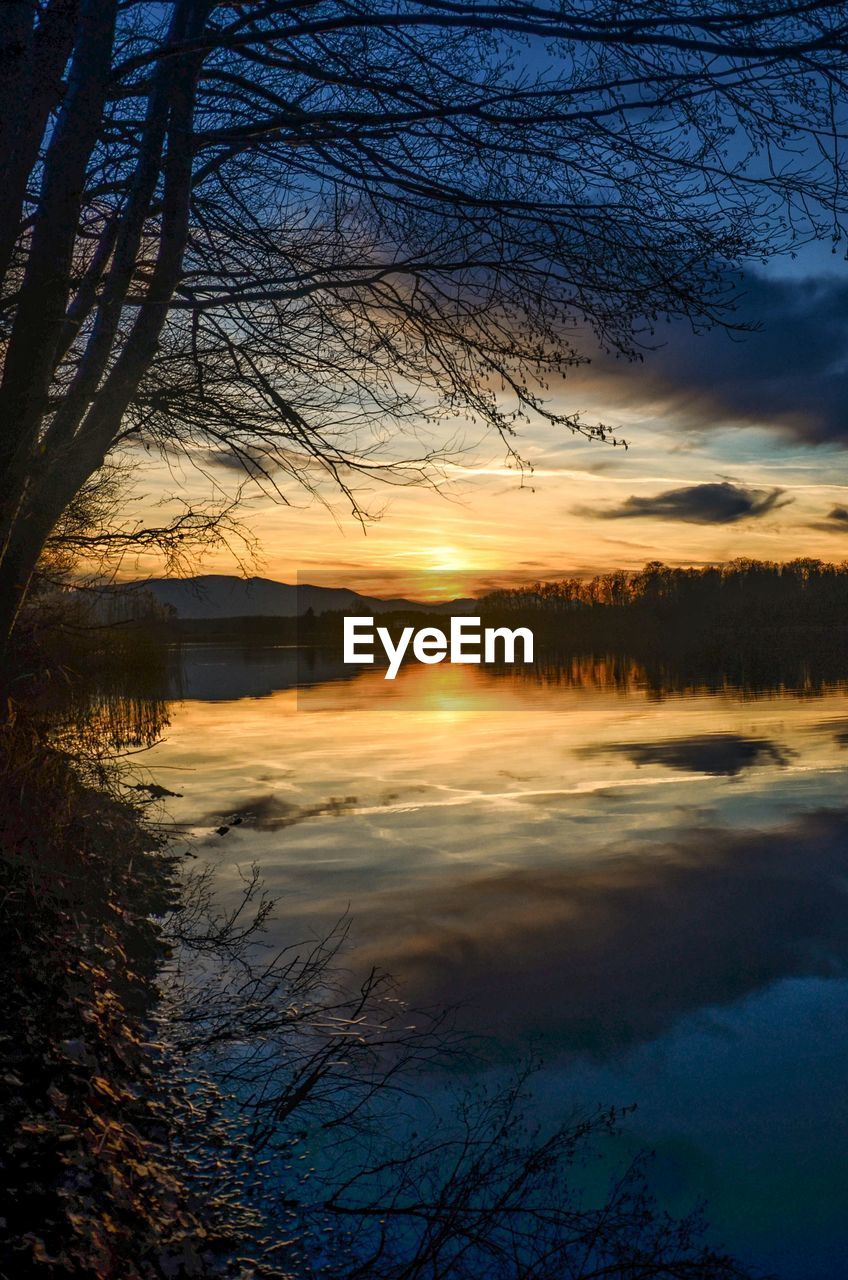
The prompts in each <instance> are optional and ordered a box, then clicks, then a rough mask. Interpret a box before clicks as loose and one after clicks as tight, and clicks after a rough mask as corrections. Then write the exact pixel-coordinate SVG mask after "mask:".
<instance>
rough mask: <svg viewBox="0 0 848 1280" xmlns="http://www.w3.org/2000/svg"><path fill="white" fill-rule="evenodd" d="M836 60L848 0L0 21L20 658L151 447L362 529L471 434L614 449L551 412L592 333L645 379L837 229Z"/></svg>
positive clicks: (7, 407)
mask: <svg viewBox="0 0 848 1280" xmlns="http://www.w3.org/2000/svg"><path fill="white" fill-rule="evenodd" d="M846 33H848V4H846V3H844V0H841V2H839V3H836V2H833V3H830V2H823V3H816V4H808V3H800V2H797V3H795V2H793V0H780V2H779V3H778V2H776V0H763V3H762V4H759V5H756V6H751V5H749V4H743V3H741V2H740V0H714V2H713V3H711V4H710V5H708V6H706V8H705V6H703V5H701V4H697V3H695V2H694V0H666V2H665V3H651V4H648V5H646V4H644V3H641V2H640V3H638V4H637V3H635V2H634V3H627V2H625V3H619V2H618V0H597V2H596V3H592V4H589V5H586V4H584V3H579V2H577V0H563V2H561V3H560V2H557V3H554V2H552V0H550V2H548V0H545V2H541V3H526V4H517V3H513V0H491V2H490V3H481V4H467V5H466V4H456V3H454V2H453V0H398V2H397V3H392V4H387V3H385V2H384V0H320V2H310V0H305V2H304V3H293V2H292V0H267V2H264V3H256V4H243V3H230V4H228V3H212V0H172V2H171V3H165V4H162V3H153V2H152V0H123V2H122V3H119V2H118V0H9V2H8V3H7V4H5V5H4V8H3V23H2V31H0V164H2V172H3V182H2V189H0V282H2V285H0V324H2V350H3V369H2V383H0V416H2V423H3V430H2V437H0V493H2V518H0V599H1V600H2V610H0V612H2V617H0V635H3V634H5V633H7V632H8V631H9V629H10V627H11V626H12V625H13V622H14V619H15V616H16V613H17V611H18V609H19V606H20V603H21V600H22V598H23V597H24V595H25V593H26V590H27V585H28V583H29V581H30V578H31V574H32V571H33V566H34V565H35V563H36V560H37V558H38V555H39V552H40V550H41V548H42V546H43V545H44V543H45V540H46V539H47V538H48V537H49V535H50V532H51V530H52V529H53V528H54V526H55V525H56V522H57V521H58V520H59V518H60V516H61V515H62V513H63V512H64V511H65V510H66V509H67V508H68V506H69V504H71V503H72V502H73V501H74V499H75V497H76V495H77V494H78V493H79V492H80V490H81V489H82V488H83V487H84V486H85V485H86V483H87V482H88V480H89V478H90V477H91V476H92V475H93V474H94V473H95V472H97V470H98V469H99V468H100V467H101V466H102V465H103V463H104V460H105V459H107V458H112V459H114V458H115V456H116V454H117V453H118V452H120V451H121V450H126V449H128V448H130V447H131V446H133V445H138V444H139V443H141V444H144V445H146V446H148V447H149V446H167V447H173V445H174V443H175V442H177V443H178V444H179V445H180V446H181V447H182V448H184V449H185V450H186V451H187V452H188V454H189V456H191V457H192V458H193V459H194V460H198V461H201V462H208V461H209V460H210V456H211V459H212V460H213V461H214V460H218V461H220V460H222V459H223V460H225V461H229V462H235V463H237V464H238V465H240V466H241V467H243V468H244V470H245V472H246V473H247V474H248V475H250V476H252V477H254V478H255V479H257V480H258V481H259V482H260V483H262V484H264V485H266V486H267V487H268V488H269V489H271V490H273V491H275V492H276V493H277V494H278V495H279V496H280V497H281V498H283V499H285V497H286V493H287V488H288V485H289V484H290V483H294V482H297V483H300V484H305V485H306V486H307V488H308V489H311V490H315V489H316V488H318V487H319V486H320V485H321V484H322V483H323V481H324V480H325V479H326V477H327V476H329V478H330V479H331V480H332V481H333V482H334V483H335V484H337V485H338V486H340V487H341V489H342V491H343V492H345V493H346V494H348V495H349V496H350V498H351V501H353V502H354V504H355V502H356V499H355V495H354V492H353V487H354V485H355V482H356V477H357V475H358V474H365V475H368V476H370V475H373V474H374V473H379V474H382V475H384V476H385V477H387V478H394V479H396V480H398V479H400V480H411V479H415V478H418V477H421V476H422V475H427V474H433V473H432V471H431V470H430V466H431V464H433V463H435V462H437V461H438V459H439V458H440V457H443V456H444V449H445V447H446V441H445V436H444V431H443V424H444V423H445V421H446V420H448V419H450V418H452V417H467V418H469V419H472V420H474V421H476V422H478V423H482V424H484V425H486V426H487V427H489V428H491V429H492V430H493V431H495V432H497V433H499V434H500V435H501V436H502V437H503V438H504V440H505V441H506V443H507V447H508V448H510V449H511V448H512V443H511V442H512V437H513V434H514V431H515V428H516V424H517V422H518V421H519V420H520V419H521V418H522V417H525V416H533V415H538V416H541V417H544V418H547V419H549V420H550V421H551V422H553V423H557V424H560V425H562V426H563V427H565V428H569V429H571V430H572V431H582V432H584V433H586V434H588V435H590V436H604V435H605V434H606V429H605V428H604V427H602V426H598V425H596V426H591V425H587V424H585V423H583V422H582V421H581V419H580V418H579V417H577V416H570V415H563V414H557V413H555V412H553V411H552V410H551V409H550V408H549V407H547V406H546V404H545V401H544V398H543V397H544V392H545V387H546V384H547V381H548V380H549V379H550V378H555V377H558V376H560V375H561V374H562V373H563V372H564V370H565V369H567V367H568V366H569V365H570V364H572V363H574V362H575V361H577V360H578V359H580V358H581V357H580V353H581V351H583V352H585V350H586V346H585V339H586V337H587V336H588V335H589V334H594V338H595V339H596V340H598V341H599V342H600V343H601V344H602V345H606V346H607V347H609V348H612V349H615V350H617V351H620V352H623V353H625V354H628V355H632V354H634V352H636V351H637V350H638V347H639V343H640V341H642V340H643V338H642V336H640V335H644V334H645V333H646V332H647V331H649V330H650V329H651V327H652V325H653V324H654V322H655V321H656V320H657V318H658V317H660V316H662V315H686V316H689V317H690V318H691V319H692V321H693V322H694V323H695V324H696V325H697V324H701V323H710V322H712V321H714V320H716V319H717V318H719V317H721V316H722V315H723V314H724V313H725V306H726V304H727V302H728V300H729V296H730V283H729V276H728V269H729V268H730V267H732V266H734V265H738V264H739V263H740V262H741V261H743V260H744V259H746V258H748V257H750V256H751V255H756V254H765V253H769V252H773V251H776V250H778V249H780V248H786V247H787V246H788V245H790V244H792V243H797V242H798V241H799V240H800V239H803V238H804V237H806V236H810V235H821V234H825V233H832V234H833V235H834V237H836V238H838V237H839V236H840V235H841V216H842V212H843V209H844V194H843V188H842V184H841V183H840V180H839V170H840V165H841V159H842V133H841V125H842V115H843V112H844V75H845V70H846V59H848V48H846ZM392 438H393V439H394V440H395V444H394V445H392V444H391V440H392ZM404 442H406V443H404ZM410 442H411V443H410ZM398 464H401V465H400V467H398Z"/></svg>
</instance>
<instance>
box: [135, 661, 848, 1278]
mask: <svg viewBox="0 0 848 1280" xmlns="http://www.w3.org/2000/svg"><path fill="white" fill-rule="evenodd" d="M298 679H300V683H301V686H302V687H301V688H300V689H297V688H296V687H295V685H296V683H297V682H298ZM673 683H674V682H673V681H671V682H670V684H673ZM304 685H306V687H303V686H304ZM181 689H182V700H181V701H178V702H176V703H175V704H174V705H173V707H172V710H171V724H170V727H169V728H168V729H167V731H166V734H165V737H164V740H163V741H162V742H160V744H159V745H158V746H156V747H155V748H154V749H153V751H152V752H150V753H149V754H148V755H147V756H146V757H145V760H144V767H145V768H146V769H147V770H149V772H150V774H151V775H152V776H153V777H154V778H155V779H156V781H157V782H159V783H161V784H164V785H167V786H168V787H169V788H170V789H171V790H173V791H176V792H180V793H181V796H180V797H178V798H174V799H172V800H170V801H169V802H168V817H169V818H170V819H171V820H172V821H174V822H175V823H177V824H179V825H180V826H181V828H183V829H184V830H186V831H187V832H190V833H191V834H192V836H193V838H194V839H196V841H197V842H198V844H199V848H198V849H197V851H198V852H200V853H203V854H204V855H207V856H211V857H213V858H214V859H215V860H216V862H217V863H218V865H219V867H220V877H221V883H222V884H223V885H224V886H225V887H226V886H227V885H233V886H235V884H236V883H237V880H238V873H237V867H238V866H239V865H242V866H243V865H244V864H246V863H250V862H252V861H256V862H258V863H260V864H261V866H262V869H263V873H264V876H265V879H266V880H267V882H268V884H269V887H270V888H271V890H272V891H273V892H274V893H275V894H276V895H278V897H279V899H280V901H279V908H278V923H277V925H276V926H275V927H276V928H277V929H278V930H279V932H280V935H281V937H283V938H285V939H287V940H289V939H294V938H298V937H301V936H307V935H312V934H316V933H321V932H322V931H325V930H326V929H327V928H328V927H330V926H331V925H332V924H333V923H334V922H335V921H336V920H337V919H338V918H339V916H340V915H342V914H343V913H345V912H348V911H349V913H350V915H351V918H352V947H353V954H352V963H354V964H357V965H358V964H362V965H364V964H370V963H375V964H379V965H382V966H385V967H387V968H389V969H390V970H391V971H392V972H393V973H395V974H396V975H397V976H398V977H399V978H401V979H402V981H403V983H404V988H405V992H406V994H407V995H408V996H409V997H410V999H412V1000H413V1001H415V1002H416V1003H424V1004H429V1005H441V1004H446V1003H453V1002H455V1001H457V1000H459V1001H461V1002H463V1006H464V1008H463V1013H462V1017H463V1019H464V1021H465V1022H466V1024H467V1025H468V1026H469V1027H472V1028H474V1029H475V1030H481V1031H485V1032H492V1033H494V1035H495V1036H496V1038H497V1042H498V1045H499V1046H500V1048H499V1050H498V1051H497V1052H498V1054H499V1055H500V1058H501V1060H510V1059H514V1060H518V1059H519V1058H521V1057H522V1056H523V1055H524V1054H526V1052H527V1050H528V1048H529V1047H531V1046H533V1047H535V1048H537V1049H538V1051H539V1053H540V1054H541V1055H542V1057H543V1059H544V1062H545V1066H544V1069H543V1070H542V1072H541V1075H540V1077H539V1081H538V1090H537V1099H536V1105H537V1106H538V1108H539V1110H540V1113H542V1114H543V1115H547V1114H549V1113H550V1114H554V1113H555V1112H557V1111H560V1110H562V1109H563V1108H567V1109H571V1108H572V1107H574V1106H586V1105H591V1104H594V1103H596V1102H602V1103H605V1104H609V1103H616V1104H628V1103H631V1102H635V1103H637V1104H638V1110H637V1112H636V1113H635V1115H634V1116H633V1117H632V1118H631V1120H630V1121H629V1122H628V1126H627V1142H628V1143H629V1144H630V1145H631V1146H632V1147H633V1148H634V1149H637V1148H639V1147H644V1146H645V1145H647V1146H650V1147H651V1148H653V1149H654V1150H655V1151H656V1152H657V1158H656V1161H655V1165H654V1176H655V1179H656V1182H657V1185H658V1187H659V1189H660V1192H661V1193H662V1195H663V1196H664V1197H666V1198H667V1199H668V1201H669V1203H670V1205H671V1206H672V1207H673V1208H675V1209H677V1210H680V1209H685V1208H686V1207H687V1206H689V1205H690V1204H691V1203H692V1201H693V1200H695V1199H697V1198H698V1197H705V1198H706V1199H707V1201H708V1204H709V1215H710V1218H711V1220H712V1221H713V1223H714V1224H715V1228H716V1234H717V1235H718V1237H719V1238H720V1239H721V1240H723V1242H724V1243H725V1244H726V1245H727V1246H728V1247H729V1248H732V1249H734V1250H736V1251H737V1252H739V1253H740V1254H741V1255H742V1256H743V1257H744V1258H745V1259H747V1260H749V1261H752V1262H755V1263H758V1264H760V1265H762V1266H764V1267H768V1268H774V1269H775V1270H777V1271H778V1272H779V1273H780V1274H782V1275H784V1276H786V1277H792V1278H795V1280H819V1278H821V1277H828V1276H836V1275H839V1274H840V1273H841V1261H839V1260H840V1259H841V1258H842V1257H843V1256H844V1253H845V1249H846V1246H848V1214H846V1203H848V1198H847V1197H846V1193H848V1157H846V1154H845V1151H846V1145H847V1144H848V1103H847V1102H846V1088H845V1064H846V1061H848V1021H847V1020H846V1016H845V1015H846V1009H848V967H847V966H846V962H848V893H846V886H848V879H846V873H848V802H846V788H845V783H846V776H847V775H848V691H846V686H843V685H840V684H838V683H834V684H831V685H812V684H805V682H804V681H800V682H798V683H797V685H796V687H794V688H792V689H787V688H785V687H779V688H776V689H772V690H762V689H760V690H752V689H750V688H744V687H738V686H734V685H732V684H730V683H726V682H724V683H723V682H722V681H721V680H718V681H716V680H712V681H711V682H710V686H709V688H705V687H703V688H699V687H698V686H697V684H696V685H694V686H692V687H688V688H684V689H683V691H678V692H673V691H672V692H666V691H664V690H663V687H662V682H661V681H660V682H658V681H657V680H656V679H655V678H652V679H650V680H649V679H648V678H647V677H646V676H645V675H644V673H643V672H641V670H640V668H639V667H638V666H637V665H636V664H633V663H628V662H626V661H623V660H621V659H618V660H616V661H612V660H596V659H583V660H578V659H570V660H569V661H568V662H564V663H563V664H562V665H561V666H559V667H558V666H557V665H556V664H554V665H553V666H552V667H549V668H547V669H546V670H545V671H544V672H529V673H527V672H521V673H519V674H515V673H513V674H508V673H504V672H500V673H497V672H492V671H485V670H481V669H475V668H470V667H465V668H459V667H452V668H447V667H436V668H434V667H430V668H425V667H420V666H411V667H408V668H405V669H404V670H403V671H402V672H401V674H400V676H399V677H398V679H397V681H395V682H394V683H393V684H390V683H389V682H386V681H385V680H384V679H383V674H382V672H380V671H373V672H365V673H364V674H361V675H357V676H356V677H355V678H342V673H341V672H340V670H339V669H338V667H337V666H334V664H333V663H332V662H330V661H324V660H321V659H317V660H315V662H314V663H313V664H312V665H311V666H310V668H309V670H308V672H307V679H306V680H304V669H303V665H302V663H301V664H300V665H298V663H297V662H296V660H295V655H294V653H293V652H292V651H291V650H287V649H263V650H250V649H236V648H226V647H220V646H218V647H203V646H197V647H195V648H190V649H188V650H186V652H185V654H184V664H183V676H182V686H181ZM223 826H227V827H229V830H228V831H227V832H226V833H225V834H224V835H219V834H218V833H217V828H219V827H223ZM493 1052H494V1051H493Z"/></svg>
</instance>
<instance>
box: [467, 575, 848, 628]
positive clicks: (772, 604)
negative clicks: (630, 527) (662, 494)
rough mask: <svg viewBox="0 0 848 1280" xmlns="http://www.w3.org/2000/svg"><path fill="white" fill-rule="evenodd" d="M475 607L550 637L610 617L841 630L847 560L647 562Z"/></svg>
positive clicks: (517, 591)
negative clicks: (532, 620) (530, 624)
mask: <svg viewBox="0 0 848 1280" xmlns="http://www.w3.org/2000/svg"><path fill="white" fill-rule="evenodd" d="M480 607H481V612H483V613H485V614H487V615H500V614H513V615H514V614H516V613H521V614H528V615H530V614H532V615H535V616H536V622H537V623H539V624H540V625H541V627H542V629H543V630H544V631H546V632H548V633H550V631H551V630H552V626H551V623H552V622H553V624H554V628H553V629H558V630H561V631H562V632H573V631H575V630H578V631H583V630H585V628H586V625H587V623H590V622H600V623H601V624H602V625H609V624H610V623H611V622H612V621H613V619H614V618H615V617H616V616H618V617H626V618H627V619H628V623H629V622H632V620H633V619H634V617H638V618H639V619H640V620H641V622H642V623H645V624H650V623H652V622H661V623H664V624H671V625H673V626H675V627H678V628H679V627H683V628H684V629H685V628H687V627H689V626H696V627H697V628H698V629H699V630H703V629H707V630H709V631H714V630H716V629H722V628H733V629H735V630H740V629H741V630H745V629H749V628H758V629H759V628H763V627H781V628H786V627H792V628H798V627H840V626H844V625H845V624H846V623H848V561H841V562H840V563H837V564H834V563H829V562H826V561H822V560H815V559H807V558H799V559H796V560H789V561H786V562H783V563H781V562H778V561H773V560H750V559H737V560H733V561H730V562H729V563H727V564H723V565H705V566H698V567H693V568H676V567H673V566H670V565H666V564H662V563H660V562H659V561H651V562H650V563H648V564H646V565H645V566H644V567H643V568H641V569H637V570H624V569H619V570H615V571H613V572H609V573H601V574H596V575H595V576H594V577H592V578H579V577H576V576H574V577H568V578H560V579H558V580H556V581H553V582H535V583H533V584H531V585H529V586H524V587H512V588H507V589H499V590H497V591H493V592H490V593H489V594H488V595H487V596H485V597H484V598H483V600H481V605H480ZM565 617H567V619H568V621H567V623H565V622H564V618H565Z"/></svg>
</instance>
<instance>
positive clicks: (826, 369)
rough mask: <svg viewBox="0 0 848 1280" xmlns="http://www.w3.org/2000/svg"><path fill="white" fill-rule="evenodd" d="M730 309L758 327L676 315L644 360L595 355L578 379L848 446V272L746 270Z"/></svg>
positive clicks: (709, 420)
mask: <svg viewBox="0 0 848 1280" xmlns="http://www.w3.org/2000/svg"><path fill="white" fill-rule="evenodd" d="M731 318H732V319H733V320H734V322H736V323H742V324H750V325H756V326H758V328H757V330H756V331H754V332H743V333H738V334H734V335H729V334H728V333H727V332H726V331H724V330H714V331H712V332H710V333H706V334H700V335H698V334H693V333H692V332H691V330H690V329H689V328H688V327H687V326H686V325H684V324H682V323H675V324H672V325H670V326H669V327H668V330H667V335H658V337H657V343H658V345H657V348H656V349H655V350H650V351H647V352H646V353H645V360H644V363H640V364H636V365H628V364H625V363H623V362H621V361H615V360H613V359H611V358H606V357H604V356H597V357H596V358H595V359H594V360H593V362H592V364H591V365H590V366H589V367H588V369H587V370H586V371H585V373H583V374H575V375H573V381H574V382H575V383H576V384H577V385H579V384H580V382H581V380H583V379H585V380H587V381H589V382H591V383H594V384H595V386H596V387H597V388H598V389H599V390H601V391H606V392H608V393H610V395H611V396H612V398H613V400H620V401H621V402H622V403H625V402H626V403H627V404H628V405H630V406H632V405H634V404H640V403H641V404H643V405H650V406H651V407H652V408H660V409H662V410H666V411H670V412H674V414H675V416H676V417H677V418H678V420H679V421H681V422H682V423H683V424H684V425H685V426H687V427H689V428H691V429H694V430H703V429H709V428H712V427H716V426H732V425H737V424H741V425H746V424H747V425H750V424H760V425H763V426H765V427H775V428H777V429H779V430H781V431H782V432H784V433H786V434H789V435H791V436H794V437H795V438H796V439H798V440H800V441H802V442H804V443H808V444H823V443H834V444H838V445H840V446H845V447H848V280H842V279H830V278H819V279H806V280H804V279H801V280H787V279H783V280H779V279H767V278H764V277H759V276H749V277H748V278H746V280H745V281H744V282H743V284H742V286H741V290H740V293H739V297H738V305H737V309H736V311H735V313H734V314H733V316H732V317H731ZM660 341H662V345H661V346H660V345H659V343H660ZM569 382H572V376H571V375H570V376H569Z"/></svg>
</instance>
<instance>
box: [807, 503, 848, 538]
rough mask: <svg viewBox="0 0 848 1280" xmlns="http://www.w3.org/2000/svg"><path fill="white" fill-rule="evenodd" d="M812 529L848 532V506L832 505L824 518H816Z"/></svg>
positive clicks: (811, 526)
mask: <svg viewBox="0 0 848 1280" xmlns="http://www.w3.org/2000/svg"><path fill="white" fill-rule="evenodd" d="M810 528H811V529H821V530H823V532H825V533H848V508H846V507H832V508H831V509H830V511H828V513H827V515H826V516H825V518H824V520H814V521H813V522H812V523H811V524H810Z"/></svg>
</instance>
